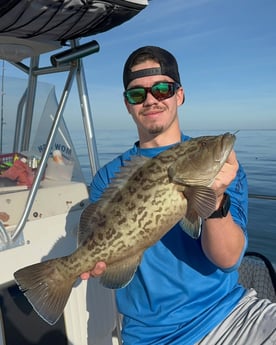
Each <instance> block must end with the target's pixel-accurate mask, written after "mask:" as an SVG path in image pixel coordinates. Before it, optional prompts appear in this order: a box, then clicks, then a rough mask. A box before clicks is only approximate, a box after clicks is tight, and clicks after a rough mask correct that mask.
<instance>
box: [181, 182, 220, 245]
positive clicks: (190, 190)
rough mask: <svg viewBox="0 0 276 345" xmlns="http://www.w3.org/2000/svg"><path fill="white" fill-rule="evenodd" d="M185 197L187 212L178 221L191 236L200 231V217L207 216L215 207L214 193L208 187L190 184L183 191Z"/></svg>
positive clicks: (194, 236)
mask: <svg viewBox="0 0 276 345" xmlns="http://www.w3.org/2000/svg"><path fill="white" fill-rule="evenodd" d="M183 194H184V196H185V197H186V199H187V201H188V202H187V212H186V215H185V217H183V219H182V220H181V221H180V226H181V228H182V229H183V230H184V231H185V232H186V233H187V234H188V235H190V236H191V237H192V238H195V239H196V238H198V237H199V236H200V232H201V219H205V218H207V217H208V216H209V215H210V214H211V213H212V212H214V210H215V207H216V200H217V199H216V193H215V192H214V191H213V190H212V189H211V188H209V187H205V186H191V187H187V188H185V190H184V192H183Z"/></svg>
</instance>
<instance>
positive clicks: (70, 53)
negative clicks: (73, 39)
mask: <svg viewBox="0 0 276 345" xmlns="http://www.w3.org/2000/svg"><path fill="white" fill-rule="evenodd" d="M99 50H100V46H99V44H98V42H97V41H95V40H93V41H91V42H88V43H85V44H82V45H79V46H76V47H74V48H71V49H68V50H66V51H63V52H61V53H58V54H55V55H52V56H51V57H50V60H51V63H52V65H53V66H55V67H57V66H60V65H65V64H68V63H70V62H72V61H74V60H77V59H80V58H83V57H85V56H88V55H91V54H94V53H97V52H98V51H99Z"/></svg>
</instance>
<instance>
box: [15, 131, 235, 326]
mask: <svg viewBox="0 0 276 345" xmlns="http://www.w3.org/2000/svg"><path fill="white" fill-rule="evenodd" d="M234 142H235V136H234V135H232V134H229V133H226V134H223V135H220V136H205V137H198V138H194V139H190V140H189V141H186V142H183V143H179V144H177V145H175V146H173V147H172V148H170V149H168V150H166V151H164V152H162V153H160V154H159V155H158V156H156V157H154V158H151V159H149V158H144V157H134V158H133V159H132V160H131V161H129V162H126V166H125V167H123V168H122V169H121V172H120V173H118V174H117V176H116V177H115V178H114V180H113V181H112V183H111V185H110V186H109V187H108V188H107V189H106V190H105V192H104V193H103V195H102V198H101V199H100V200H99V201H98V202H97V203H95V204H90V205H89V206H88V207H87V208H86V209H85V210H84V211H83V213H82V215H81V218H80V225H79V247H78V249H77V250H76V251H75V252H74V253H72V254H71V255H68V256H67V257H62V258H58V259H54V260H48V261H46V262H44V263H38V264H35V265H31V266H28V267H25V268H22V269H20V270H18V271H17V272H15V274H14V277H15V280H16V282H17V284H18V285H19V287H20V289H21V290H22V291H23V292H24V293H25V295H26V297H27V298H28V300H29V302H30V303H31V304H32V305H33V307H34V309H35V310H36V311H37V313H38V314H39V315H40V316H41V317H42V318H43V319H44V320H45V321H47V322H48V323H49V324H54V323H55V322H56V321H57V320H58V318H59V317H60V315H61V314H62V312H63V309H64V307H65V305H66V302H67V300H68V298H69V296H70V292H71V289H72V285H73V284H74V282H75V281H76V279H77V278H78V277H79V275H80V274H81V273H83V272H86V271H89V270H90V269H91V268H92V267H94V265H95V264H96V262H98V261H105V262H106V263H107V270H106V273H105V274H104V275H103V276H102V277H101V280H100V281H101V283H102V284H103V285H104V286H105V287H108V288H113V289H116V288H121V287H123V286H125V285H126V284H128V283H129V281H130V280H131V279H132V277H133V275H134V274H135V271H136V269H137V267H138V265H139V263H140V261H141V258H142V255H143V252H144V251H145V249H147V248H148V247H150V246H151V245H153V244H154V243H155V242H156V241H158V240H159V239H160V238H162V237H163V236H164V234H166V233H167V232H168V231H169V230H170V229H171V228H172V227H173V226H174V225H175V224H176V223H178V222H179V221H181V225H182V226H183V229H184V231H186V232H187V233H188V234H189V235H191V236H192V237H194V238H198V237H199V235H200V219H201V218H206V217H208V216H209V215H210V214H211V213H212V212H213V210H214V208H215V204H216V195H215V192H214V191H213V190H212V189H211V188H210V186H211V185H212V183H213V181H214V179H215V177H216V175H217V174H218V172H219V171H220V169H221V167H222V165H223V164H224V163H225V161H226V159H227V157H228V155H229V153H230V152H231V150H232V148H233V145H234Z"/></svg>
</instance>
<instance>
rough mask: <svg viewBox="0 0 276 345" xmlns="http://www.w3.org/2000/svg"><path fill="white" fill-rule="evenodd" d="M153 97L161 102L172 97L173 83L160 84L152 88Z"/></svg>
mask: <svg viewBox="0 0 276 345" xmlns="http://www.w3.org/2000/svg"><path fill="white" fill-rule="evenodd" d="M151 93H152V95H153V96H154V97H155V98H156V99H158V100H159V101H160V100H163V99H166V98H169V97H171V96H172V95H173V94H174V89H173V84H171V83H158V84H155V85H153V86H152V88H151Z"/></svg>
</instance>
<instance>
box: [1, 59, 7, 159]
mask: <svg viewBox="0 0 276 345" xmlns="http://www.w3.org/2000/svg"><path fill="white" fill-rule="evenodd" d="M4 71H5V61H4V60H2V82H1V120H0V153H2V149H3V129H4V125H5V124H6V123H5V121H4Z"/></svg>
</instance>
